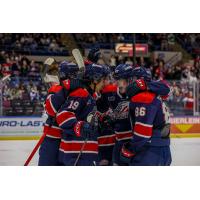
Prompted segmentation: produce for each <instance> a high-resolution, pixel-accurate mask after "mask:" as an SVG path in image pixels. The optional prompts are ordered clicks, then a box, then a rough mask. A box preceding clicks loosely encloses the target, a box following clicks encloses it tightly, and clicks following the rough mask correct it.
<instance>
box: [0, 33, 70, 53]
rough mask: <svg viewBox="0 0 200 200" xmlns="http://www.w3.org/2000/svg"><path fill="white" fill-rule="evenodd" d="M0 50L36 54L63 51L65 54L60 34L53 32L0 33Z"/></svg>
mask: <svg viewBox="0 0 200 200" xmlns="http://www.w3.org/2000/svg"><path fill="white" fill-rule="evenodd" d="M0 50H7V51H12V50H15V51H18V52H25V53H29V54H38V55H46V54H62V52H63V51H64V53H65V55H66V50H65V48H64V44H63V42H62V39H61V34H55V33H54V34H50V33H25V34H22V33H20V34H10V33H0Z"/></svg>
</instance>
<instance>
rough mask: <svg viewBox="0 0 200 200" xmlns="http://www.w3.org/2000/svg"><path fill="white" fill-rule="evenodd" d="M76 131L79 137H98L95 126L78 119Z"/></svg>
mask: <svg viewBox="0 0 200 200" xmlns="http://www.w3.org/2000/svg"><path fill="white" fill-rule="evenodd" d="M74 132H75V135H76V136H77V137H83V138H85V139H94V140H96V139H97V136H96V135H95V133H94V130H93V127H92V126H91V124H90V123H88V122H84V121H78V122H77V123H76V124H75V126H74Z"/></svg>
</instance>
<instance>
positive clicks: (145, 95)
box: [131, 91, 156, 104]
mask: <svg viewBox="0 0 200 200" xmlns="http://www.w3.org/2000/svg"><path fill="white" fill-rule="evenodd" d="M155 97H156V95H155V94H154V93H152V92H148V91H145V92H141V93H139V94H137V95H135V96H133V97H132V98H131V102H133V103H146V104H150V103H152V102H153V100H154V99H155Z"/></svg>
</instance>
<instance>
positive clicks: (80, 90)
mask: <svg viewBox="0 0 200 200" xmlns="http://www.w3.org/2000/svg"><path fill="white" fill-rule="evenodd" d="M69 96H70V97H88V96H89V92H88V91H87V90H86V89H84V88H78V89H76V90H74V91H73V92H71V93H70V94H69Z"/></svg>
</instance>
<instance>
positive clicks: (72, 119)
mask: <svg viewBox="0 0 200 200" xmlns="http://www.w3.org/2000/svg"><path fill="white" fill-rule="evenodd" d="M95 106H96V103H95V100H94V98H93V97H92V95H91V94H90V93H89V92H88V90H86V89H82V88H79V89H76V90H74V91H73V92H71V93H70V94H69V95H68V98H67V99H66V100H65V103H64V104H63V105H62V107H61V109H59V111H58V113H57V114H56V122H57V123H58V125H59V127H60V128H61V129H62V131H63V132H62V136H61V138H62V139H61V143H60V148H59V161H60V162H61V163H63V164H64V165H74V163H75V162H76V160H77V158H78V156H79V154H80V152H81V157H80V159H79V162H78V165H93V162H96V161H97V154H98V142H97V133H94V137H93V138H90V139H88V140H87V141H86V140H85V139H84V138H82V137H78V136H76V134H75V131H74V127H75V124H76V123H77V122H78V121H87V116H88V115H89V113H90V112H92V111H93V109H94V108H95Z"/></svg>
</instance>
